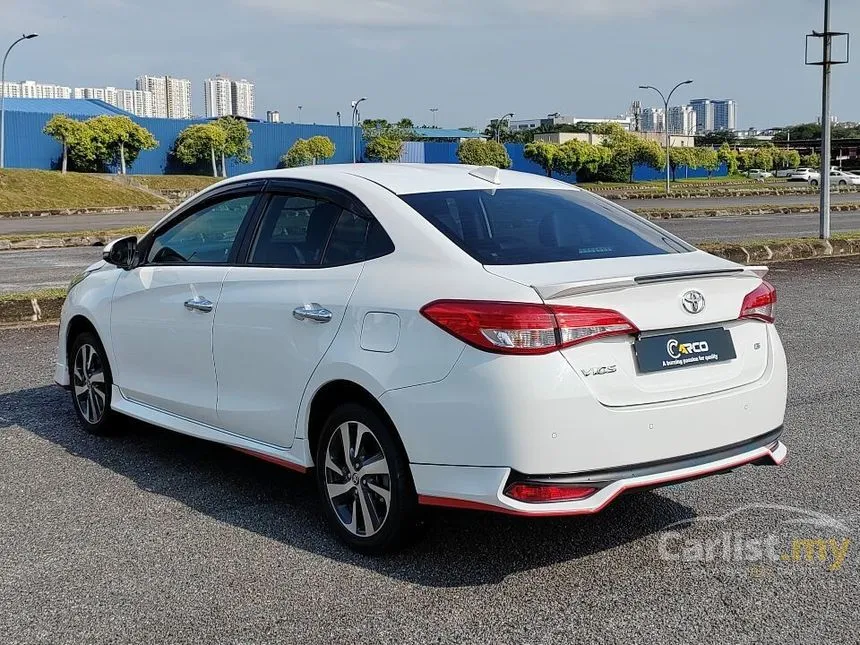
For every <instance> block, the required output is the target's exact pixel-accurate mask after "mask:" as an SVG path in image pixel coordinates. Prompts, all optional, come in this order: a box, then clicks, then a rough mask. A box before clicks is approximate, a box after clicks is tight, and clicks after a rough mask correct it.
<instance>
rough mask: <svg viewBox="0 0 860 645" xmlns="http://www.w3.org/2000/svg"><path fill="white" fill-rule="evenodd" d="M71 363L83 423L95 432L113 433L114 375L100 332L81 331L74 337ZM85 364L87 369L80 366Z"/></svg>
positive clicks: (75, 403)
mask: <svg viewBox="0 0 860 645" xmlns="http://www.w3.org/2000/svg"><path fill="white" fill-rule="evenodd" d="M79 361H82V362H79ZM68 365H69V383H70V391H71V395H72V407H73V408H74V409H75V415H77V417H78V422H79V423H80V424H81V427H82V428H83V429H84V430H86V431H87V432H89V433H91V434H95V435H106V434H111V433H112V432H113V431H114V429H115V426H114V421H115V418H116V413H115V412H114V411H113V410H111V408H110V401H111V386H112V385H113V377H112V375H111V370H110V364H109V363H108V360H107V355H106V353H105V349H104V345H102V343H101V341H100V340H99V338H98V336H96V335H95V334H93V333H91V332H82V333H80V334H78V335H77V336H76V337H75V338H74V339H73V340H72V345H71V349H70V350H69V359H68ZM82 365H84V366H88V367H87V368H86V370H83V371H82V370H81V366H82ZM99 374H100V375H101V376H99ZM99 379H101V380H99ZM91 405H92V406H93V407H92V408H90V406H91Z"/></svg>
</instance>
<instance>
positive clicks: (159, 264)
mask: <svg viewBox="0 0 860 645" xmlns="http://www.w3.org/2000/svg"><path fill="white" fill-rule="evenodd" d="M261 188H262V183H258V184H256V185H242V186H239V187H236V188H235V189H233V190H228V191H226V192H223V191H219V192H217V193H215V194H213V195H211V196H208V197H206V198H203V199H202V200H200V201H199V202H198V203H194V204H192V205H191V206H190V207H188V208H187V209H185V210H183V211H182V212H180V213H177V214H176V216H174V217H172V218H171V219H169V220H168V221H166V222H165V223H164V224H162V225H160V226H159V228H158V229H156V230H155V231H153V232H152V234H150V235H147V237H146V238H144V239H143V240H142V241H141V245H140V248H139V251H138V253H139V258H140V259H139V260H138V266H136V267H135V268H134V269H132V270H130V271H126V272H124V273H123V274H122V275H121V276H120V278H119V280H118V281H117V285H116V289H115V291H114V298H113V305H112V309H111V323H110V325H111V341H112V346H113V351H114V356H115V361H114V362H115V363H116V365H115V370H114V371H115V372H116V373H115V375H114V378H115V381H116V383H117V385H118V386H119V387H120V390H121V391H122V394H123V396H125V397H126V398H128V399H131V400H134V401H137V402H139V403H144V404H146V405H149V406H152V407H154V408H157V409H159V410H163V411H165V412H169V413H171V414H175V415H178V416H181V417H185V418H189V419H192V420H195V421H198V422H201V423H208V424H214V423H216V422H217V413H216V405H215V404H216V398H217V387H216V384H215V365H214V360H213V356H212V322H213V320H214V316H215V311H216V309H217V307H218V296H219V293H220V291H221V283H222V281H223V280H224V276H225V275H226V274H227V271H228V269H229V267H230V264H231V263H233V262H234V261H235V257H236V252H237V251H238V247H239V242H240V239H241V237H242V236H243V234H244V230H245V228H246V227H247V225H248V223H249V222H250V215H251V213H252V212H253V209H254V206H255V203H256V201H257V199H258V198H259V195H260V189H261Z"/></svg>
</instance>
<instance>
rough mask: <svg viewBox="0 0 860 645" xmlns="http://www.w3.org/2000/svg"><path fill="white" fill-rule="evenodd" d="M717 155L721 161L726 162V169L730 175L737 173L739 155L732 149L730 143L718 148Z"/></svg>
mask: <svg viewBox="0 0 860 645" xmlns="http://www.w3.org/2000/svg"><path fill="white" fill-rule="evenodd" d="M717 157H718V158H719V160H720V163H724V164H726V171H727V172H728V174H729V175H736V174H737V172H738V155H737V153H736V152H735V151H734V150H732V147H731V146H730V145H729V144H728V143H723V144H722V145H721V146H720V148H719V149H718V150H717Z"/></svg>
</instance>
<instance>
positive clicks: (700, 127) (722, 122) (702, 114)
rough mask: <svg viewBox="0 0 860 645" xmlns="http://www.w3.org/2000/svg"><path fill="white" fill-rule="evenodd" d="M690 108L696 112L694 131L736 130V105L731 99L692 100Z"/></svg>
mask: <svg viewBox="0 0 860 645" xmlns="http://www.w3.org/2000/svg"><path fill="white" fill-rule="evenodd" d="M690 106H691V107H692V108H693V110H695V112H696V131H697V132H699V133H702V132H714V131H716V130H736V129H737V127H738V113H737V103H735V101H734V100H733V99H693V100H692V101H690Z"/></svg>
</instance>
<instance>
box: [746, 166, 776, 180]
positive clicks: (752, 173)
mask: <svg viewBox="0 0 860 645" xmlns="http://www.w3.org/2000/svg"><path fill="white" fill-rule="evenodd" d="M747 177H749V178H750V179H759V180H765V179H770V178H771V177H773V173H772V172H768V171H767V170H762V169H761V168H752V169H750V170H747Z"/></svg>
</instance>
